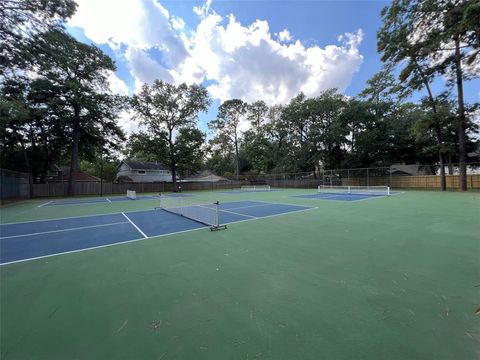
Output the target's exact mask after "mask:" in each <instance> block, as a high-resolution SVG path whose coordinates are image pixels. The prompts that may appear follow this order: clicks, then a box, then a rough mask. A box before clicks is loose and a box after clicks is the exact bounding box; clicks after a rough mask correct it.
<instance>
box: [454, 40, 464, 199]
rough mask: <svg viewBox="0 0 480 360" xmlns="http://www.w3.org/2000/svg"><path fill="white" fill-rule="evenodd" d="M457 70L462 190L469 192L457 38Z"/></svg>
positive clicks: (460, 66)
mask: <svg viewBox="0 0 480 360" xmlns="http://www.w3.org/2000/svg"><path fill="white" fill-rule="evenodd" d="M455 70H456V76H457V95H458V96H457V99H458V157H459V162H460V190H461V191H466V190H467V164H466V163H467V140H466V137H467V136H466V129H465V107H464V102H463V79H462V63H461V54H460V39H459V37H458V36H457V37H456V38H455Z"/></svg>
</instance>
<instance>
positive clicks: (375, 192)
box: [318, 185, 390, 196]
mask: <svg viewBox="0 0 480 360" xmlns="http://www.w3.org/2000/svg"><path fill="white" fill-rule="evenodd" d="M318 192H319V193H325V194H339V195H370V196H390V187H389V186H330V185H319V186H318Z"/></svg>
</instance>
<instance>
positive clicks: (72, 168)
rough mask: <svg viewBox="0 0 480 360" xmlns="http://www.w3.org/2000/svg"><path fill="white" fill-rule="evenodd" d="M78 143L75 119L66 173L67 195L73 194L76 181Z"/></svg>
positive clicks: (78, 129)
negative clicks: (68, 169) (68, 167)
mask: <svg viewBox="0 0 480 360" xmlns="http://www.w3.org/2000/svg"><path fill="white" fill-rule="evenodd" d="M79 144H80V126H79V125H78V121H77V120H75V124H74V126H73V143H72V158H71V162H70V172H69V175H68V188H67V194H68V196H73V195H75V181H76V178H77V172H78V148H79Z"/></svg>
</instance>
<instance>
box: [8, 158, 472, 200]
mask: <svg viewBox="0 0 480 360" xmlns="http://www.w3.org/2000/svg"><path fill="white" fill-rule="evenodd" d="M419 169H420V171H423V172H424V174H422V175H407V174H404V173H394V172H393V171H392V168H390V167H380V168H362V169H339V170H324V171H318V172H309V173H284V174H261V175H241V176H240V177H239V179H238V180H236V179H230V180H228V181H218V182H215V181H214V179H213V178H212V181H202V182H198V181H195V182H194V181H191V182H179V183H177V185H178V186H181V188H182V190H185V191H189V190H211V191H215V190H222V189H234V188H239V187H240V186H242V185H249V184H252V183H257V184H268V185H270V186H272V187H276V188H316V187H317V186H318V185H351V186H365V185H367V186H368V185H371V186H375V185H388V186H390V187H391V188H393V189H417V190H422V189H425V190H438V189H440V176H439V175H437V174H436V173H438V166H435V165H421V166H419ZM457 169H458V167H457V166H456V165H449V166H448V167H447V173H452V175H446V185H447V190H458V188H459V180H460V177H459V175H458V170H457ZM469 172H470V173H469V174H468V175H467V186H468V189H469V190H476V191H480V164H469ZM29 180H30V179H29V174H26V173H20V172H16V171H11V170H4V169H0V199H1V200H2V202H3V201H4V200H8V199H26V198H40V197H62V196H66V195H67V186H68V184H67V182H48V183H45V184H30V181H29ZM127 190H135V191H137V192H138V193H160V192H170V191H173V184H172V183H167V182H158V183H151V182H150V183H112V182H98V181H78V182H76V184H75V195H84V196H86V195H90V196H101V195H115V194H126V192H127Z"/></svg>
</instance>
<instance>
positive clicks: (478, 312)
mask: <svg viewBox="0 0 480 360" xmlns="http://www.w3.org/2000/svg"><path fill="white" fill-rule="evenodd" d="M475 315H480V306H479V307H478V308H477V310H475Z"/></svg>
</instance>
